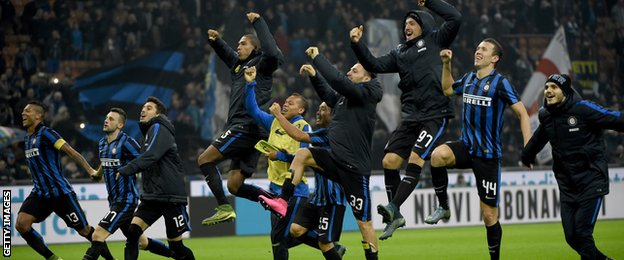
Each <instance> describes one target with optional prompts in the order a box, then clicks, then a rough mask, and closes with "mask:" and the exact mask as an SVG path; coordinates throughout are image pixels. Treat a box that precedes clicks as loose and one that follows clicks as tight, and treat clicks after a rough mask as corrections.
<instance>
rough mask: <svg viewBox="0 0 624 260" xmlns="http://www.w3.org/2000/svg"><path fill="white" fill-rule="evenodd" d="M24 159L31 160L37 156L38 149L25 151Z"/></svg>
mask: <svg viewBox="0 0 624 260" xmlns="http://www.w3.org/2000/svg"><path fill="white" fill-rule="evenodd" d="M25 153H26V158H33V157H35V156H39V148H32V149H28V150H26V152H25Z"/></svg>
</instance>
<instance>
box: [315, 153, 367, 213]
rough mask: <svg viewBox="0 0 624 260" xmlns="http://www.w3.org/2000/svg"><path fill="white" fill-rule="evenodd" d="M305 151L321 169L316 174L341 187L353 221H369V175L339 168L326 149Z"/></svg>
mask: <svg viewBox="0 0 624 260" xmlns="http://www.w3.org/2000/svg"><path fill="white" fill-rule="evenodd" d="M307 149H309V150H310V153H312V157H313V158H314V161H315V162H316V165H318V166H319V167H321V168H322V169H323V171H318V173H319V174H321V175H323V176H325V177H327V178H329V179H330V180H332V181H335V182H337V183H338V184H340V185H341V186H342V188H343V190H344V192H345V194H346V195H347V201H348V202H349V204H350V205H351V210H352V211H353V216H355V219H356V220H361V221H365V222H366V221H369V220H371V197H370V191H369V180H370V175H367V174H363V173H359V172H354V171H352V170H349V169H348V168H347V167H345V166H341V164H340V163H339V162H336V160H334V159H333V158H332V157H331V151H330V150H329V149H327V148H319V147H311V148H307Z"/></svg>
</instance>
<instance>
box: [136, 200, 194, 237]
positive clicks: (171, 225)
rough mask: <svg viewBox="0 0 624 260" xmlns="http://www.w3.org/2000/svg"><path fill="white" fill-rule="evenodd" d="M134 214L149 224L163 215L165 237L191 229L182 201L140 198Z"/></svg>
mask: <svg viewBox="0 0 624 260" xmlns="http://www.w3.org/2000/svg"><path fill="white" fill-rule="evenodd" d="M134 216H135V217H139V218H141V219H142V220H143V221H144V222H145V223H146V224H147V225H149V226H151V225H152V224H154V222H156V220H158V219H159V218H160V217H161V216H162V217H165V227H166V229H167V238H176V237H179V236H181V235H182V234H183V233H184V232H186V231H191V223H189V217H188V213H187V212H186V205H184V204H182V203H171V202H160V201H145V200H141V203H139V207H138V209H137V211H136V212H135V213H134Z"/></svg>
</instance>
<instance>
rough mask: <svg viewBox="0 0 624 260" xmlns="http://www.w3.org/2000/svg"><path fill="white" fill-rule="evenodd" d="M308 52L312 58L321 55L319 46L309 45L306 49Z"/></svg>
mask: <svg viewBox="0 0 624 260" xmlns="http://www.w3.org/2000/svg"><path fill="white" fill-rule="evenodd" d="M306 54H307V55H308V56H309V57H310V58H312V59H314V58H316V55H319V50H318V47H309V48H308V49H307V50H306Z"/></svg>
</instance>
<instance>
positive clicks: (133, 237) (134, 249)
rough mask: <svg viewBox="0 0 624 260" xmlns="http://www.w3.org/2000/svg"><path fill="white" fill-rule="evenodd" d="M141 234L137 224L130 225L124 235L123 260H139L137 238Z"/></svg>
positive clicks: (141, 230)
mask: <svg viewBox="0 0 624 260" xmlns="http://www.w3.org/2000/svg"><path fill="white" fill-rule="evenodd" d="M141 234H143V229H141V227H139V225H137V224H130V227H129V228H128V233H127V234H126V247H125V248H124V259H125V260H135V259H137V258H139V238H140V237H141Z"/></svg>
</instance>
